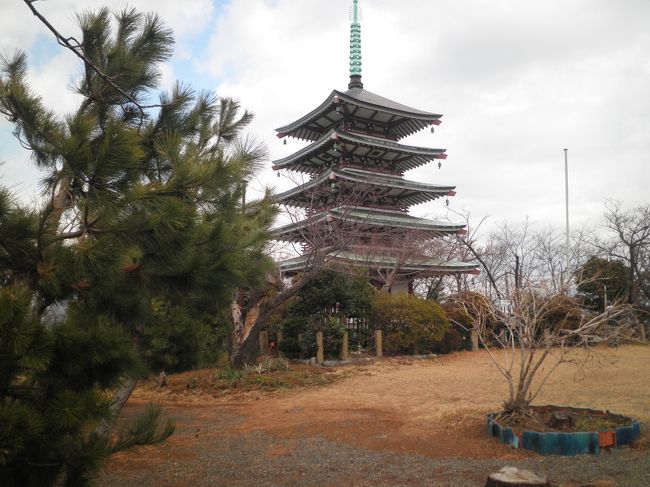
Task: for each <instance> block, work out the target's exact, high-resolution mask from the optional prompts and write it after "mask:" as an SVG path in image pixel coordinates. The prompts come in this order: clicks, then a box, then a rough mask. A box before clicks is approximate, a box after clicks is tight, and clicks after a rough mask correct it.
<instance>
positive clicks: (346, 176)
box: [276, 168, 455, 208]
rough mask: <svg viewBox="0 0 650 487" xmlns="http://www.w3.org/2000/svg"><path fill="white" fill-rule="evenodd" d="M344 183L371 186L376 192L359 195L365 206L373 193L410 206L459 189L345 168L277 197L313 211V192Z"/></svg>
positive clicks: (284, 201) (328, 172)
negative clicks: (326, 186)
mask: <svg viewBox="0 0 650 487" xmlns="http://www.w3.org/2000/svg"><path fill="white" fill-rule="evenodd" d="M340 181H346V182H349V183H352V185H356V184H357V183H361V184H364V185H366V186H370V187H371V188H372V189H370V188H369V189H367V190H362V191H363V192H362V193H361V192H360V194H359V195H358V196H359V199H363V200H364V202H365V201H367V200H368V199H369V197H371V195H370V193H371V192H373V191H372V190H373V189H374V190H378V191H376V194H377V193H379V194H380V195H381V197H382V198H395V202H400V203H402V204H405V205H406V206H411V205H417V204H420V203H425V202H427V201H432V200H435V199H437V198H441V197H442V196H454V195H455V192H454V189H455V186H441V185H434V184H428V183H421V182H418V181H409V180H408V179H404V178H402V177H400V176H395V175H392V174H382V173H377V172H373V171H365V170H361V169H353V168H342V169H328V170H327V171H324V172H323V173H322V174H321V175H320V176H318V177H316V178H314V179H312V180H311V181H309V182H307V183H305V184H303V185H300V186H297V187H295V188H293V189H290V190H289V191H285V192H284V193H280V194H279V195H277V196H276V200H277V201H278V202H281V203H284V204H286V205H289V206H298V207H303V208H309V207H311V206H312V205H313V198H314V194H313V193H311V194H310V191H311V190H315V189H317V188H318V187H319V186H322V185H324V184H328V183H330V184H331V183H333V182H340ZM338 189H339V190H341V189H342V188H341V187H339V188H338ZM326 191H327V194H329V192H330V189H329V188H327V189H326Z"/></svg>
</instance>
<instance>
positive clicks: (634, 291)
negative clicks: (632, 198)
mask: <svg viewBox="0 0 650 487" xmlns="http://www.w3.org/2000/svg"><path fill="white" fill-rule="evenodd" d="M605 228H606V229H607V230H609V232H610V234H613V235H614V237H613V238H610V239H607V240H602V239H597V240H595V245H596V247H597V248H599V249H600V250H601V251H602V252H603V253H604V254H605V256H606V257H608V258H614V259H617V260H620V261H622V262H624V263H625V264H626V266H627V267H628V269H629V273H628V295H627V302H628V303H629V304H630V305H632V306H635V307H636V308H638V309H640V310H641V309H643V308H648V307H650V306H649V305H650V205H648V204H645V205H641V206H637V207H635V208H632V209H630V210H625V209H624V208H623V206H622V203H621V202H620V201H615V200H608V201H607V202H606V203H605ZM646 312H647V310H646ZM637 331H638V333H639V337H640V338H641V340H643V341H646V333H645V325H644V323H643V320H639V321H638V326H637Z"/></svg>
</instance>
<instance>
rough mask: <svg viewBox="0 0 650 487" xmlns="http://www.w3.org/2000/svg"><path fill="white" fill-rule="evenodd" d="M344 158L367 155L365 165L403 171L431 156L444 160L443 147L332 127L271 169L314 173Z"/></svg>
mask: <svg viewBox="0 0 650 487" xmlns="http://www.w3.org/2000/svg"><path fill="white" fill-rule="evenodd" d="M336 144H339V145H342V146H343V147H341V149H342V150H343V151H344V153H346V154H347V157H351V156H356V157H359V158H367V159H368V161H367V162H368V164H373V165H375V166H377V165H378V163H379V161H381V162H382V163H385V162H386V163H388V164H389V165H390V167H391V169H392V170H394V171H396V172H404V171H408V170H409V169H414V168H416V167H419V166H423V165H425V164H428V163H429V162H430V161H431V160H432V159H446V158H447V154H445V152H446V149H432V148H427V147H417V146H412V145H405V144H399V143H397V142H394V141H392V140H388V139H383V138H381V137H373V136H371V135H365V134H358V133H354V132H348V131H345V130H338V129H332V130H330V131H329V132H327V133H326V134H325V135H323V136H322V137H321V138H320V139H318V140H317V141H315V142H313V143H311V144H309V145H308V146H307V147H304V148H302V149H301V150H299V151H297V152H295V153H293V154H291V155H290V156H288V157H285V158H283V159H278V160H277V161H274V162H273V169H275V170H278V169H290V170H293V171H299V172H305V173H310V174H314V173H318V172H320V171H321V170H322V168H323V167H327V166H329V165H331V164H334V163H336V162H337V161H338V159H339V157H340V156H341V154H342V152H340V151H339V150H338V149H335V148H334V145H336Z"/></svg>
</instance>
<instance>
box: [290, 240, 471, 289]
mask: <svg viewBox="0 0 650 487" xmlns="http://www.w3.org/2000/svg"><path fill="white" fill-rule="evenodd" d="M314 260H315V256H314V254H313V253H305V254H303V255H299V256H298V257H294V258H291V259H287V260H284V261H282V262H281V263H280V270H281V271H282V273H283V274H284V275H286V276H292V275H295V274H299V273H301V272H303V271H304V270H305V269H308V268H310V267H311V266H313V265H314ZM322 260H323V261H326V262H328V263H329V264H338V265H341V266H344V267H345V266H351V267H361V268H365V269H368V270H370V271H374V272H375V273H384V272H387V271H389V272H391V271H397V272H398V275H397V280H396V282H395V284H397V283H399V282H409V281H412V280H413V279H418V278H423V277H430V276H441V275H453V274H474V275H476V274H479V273H480V271H479V269H478V266H477V265H476V264H474V263H471V262H461V261H456V260H442V259H439V258H434V257H427V256H424V255H408V256H405V255H400V253H399V252H396V251H395V249H386V251H385V252H378V253H372V252H369V251H368V250H367V249H366V248H363V247H355V248H350V249H345V250H332V251H330V252H327V253H326V254H325V255H324V256H322Z"/></svg>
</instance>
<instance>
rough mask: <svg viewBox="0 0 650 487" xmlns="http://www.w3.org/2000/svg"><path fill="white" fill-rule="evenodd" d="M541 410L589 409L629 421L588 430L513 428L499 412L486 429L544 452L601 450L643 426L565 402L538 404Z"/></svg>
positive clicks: (626, 440) (630, 439)
mask: <svg viewBox="0 0 650 487" xmlns="http://www.w3.org/2000/svg"><path fill="white" fill-rule="evenodd" d="M534 409H536V410H538V411H542V412H543V411H554V412H559V413H576V414H580V413H583V414H584V413H587V414H590V415H592V416H610V417H612V416H613V417H616V418H618V419H621V420H624V421H626V422H627V423H628V424H627V425H626V426H622V427H617V428H612V429H608V430H600V431H587V432H582V431H580V432H575V433H573V432H539V431H527V430H523V431H521V430H518V429H516V428H515V429H513V428H511V427H509V426H502V425H500V424H499V423H498V422H497V421H496V420H495V418H496V416H497V413H492V414H488V415H487V429H488V434H489V435H490V436H494V437H496V438H499V440H500V441H501V442H502V443H507V444H509V445H511V446H512V447H513V448H525V449H526V450H533V451H536V452H538V453H541V454H542V455H565V456H570V455H581V454H585V453H592V454H598V453H600V450H601V449H604V448H613V447H618V446H623V445H629V444H632V443H634V442H636V441H637V440H638V439H639V437H640V436H641V427H640V424H639V422H638V421H636V420H635V419H631V418H628V417H626V416H621V415H620V414H613V413H610V412H609V411H600V410H596V409H584V408H571V407H565V406H535V407H534Z"/></svg>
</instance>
